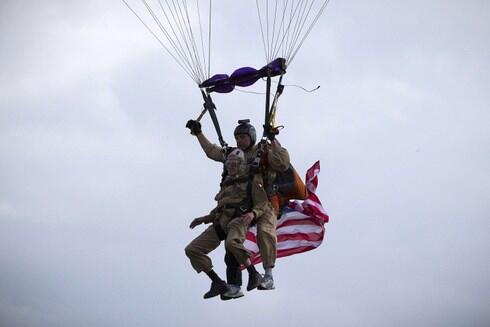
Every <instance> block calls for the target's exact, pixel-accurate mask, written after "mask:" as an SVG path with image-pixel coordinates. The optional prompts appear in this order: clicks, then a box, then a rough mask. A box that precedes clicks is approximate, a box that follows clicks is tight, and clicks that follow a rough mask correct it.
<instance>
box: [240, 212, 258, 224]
mask: <svg viewBox="0 0 490 327" xmlns="http://www.w3.org/2000/svg"><path fill="white" fill-rule="evenodd" d="M241 218H242V219H243V222H244V223H245V224H247V225H250V224H251V223H252V220H254V218H255V215H254V213H253V212H247V213H245V214H243V215H242V216H241Z"/></svg>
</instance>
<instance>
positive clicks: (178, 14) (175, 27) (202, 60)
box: [121, 0, 212, 85]
mask: <svg viewBox="0 0 490 327" xmlns="http://www.w3.org/2000/svg"><path fill="white" fill-rule="evenodd" d="M121 1H122V2H124V4H125V5H126V6H127V7H128V8H129V9H130V10H131V12H132V13H133V14H134V15H135V16H136V17H137V18H138V20H139V21H140V22H141V23H142V24H143V25H144V26H145V28H146V29H147V30H148V31H149V32H150V33H151V34H152V35H153V37H154V38H155V39H156V40H157V41H158V42H159V43H160V45H161V46H162V47H163V48H164V49H165V50H166V52H167V53H168V54H170V56H171V57H172V58H173V59H174V60H175V61H176V62H177V64H178V65H179V66H180V67H181V68H182V69H183V70H184V71H185V72H186V74H187V75H189V77H191V78H192V79H193V80H194V81H195V82H196V83H197V84H198V85H199V84H200V83H202V82H203V81H204V80H206V79H207V78H208V77H209V73H210V60H211V59H210V57H211V9H212V6H211V0H208V1H209V10H210V12H209V19H208V22H207V23H208V31H207V34H208V35H207V39H206V36H205V34H206V32H204V31H203V30H205V29H206V28H205V27H204V26H203V25H204V24H205V20H203V19H202V16H203V12H202V9H203V8H206V7H203V6H202V5H201V6H199V0H195V3H194V1H188V0H121ZM138 3H139V5H138ZM202 3H203V1H202V0H201V4H202ZM137 7H138V8H137ZM191 7H192V8H191ZM136 9H138V10H136ZM143 16H146V17H143ZM144 18H146V19H144ZM145 20H146V21H145ZM149 23H151V24H149ZM197 29H199V31H198V30H197ZM206 42H207V43H208V44H207V49H206ZM206 56H207V58H206Z"/></svg>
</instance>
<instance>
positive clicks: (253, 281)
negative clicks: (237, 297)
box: [247, 272, 262, 291]
mask: <svg viewBox="0 0 490 327" xmlns="http://www.w3.org/2000/svg"><path fill="white" fill-rule="evenodd" d="M260 283H262V275H261V274H259V273H258V272H254V273H251V274H249V275H248V284H247V291H251V290H253V289H255V288H257V286H259V285H260Z"/></svg>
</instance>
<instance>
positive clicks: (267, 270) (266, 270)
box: [265, 268, 272, 277]
mask: <svg viewBox="0 0 490 327" xmlns="http://www.w3.org/2000/svg"><path fill="white" fill-rule="evenodd" d="M265 274H266V275H267V276H271V277H272V268H266V269H265Z"/></svg>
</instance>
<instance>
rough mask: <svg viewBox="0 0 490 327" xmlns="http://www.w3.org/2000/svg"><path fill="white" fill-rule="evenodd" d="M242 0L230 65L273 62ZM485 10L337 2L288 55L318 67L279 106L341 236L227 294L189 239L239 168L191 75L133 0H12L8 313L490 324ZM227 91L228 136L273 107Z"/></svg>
mask: <svg viewBox="0 0 490 327" xmlns="http://www.w3.org/2000/svg"><path fill="white" fill-rule="evenodd" d="M234 3H235V2H228V1H227V2H225V1H215V2H214V7H213V9H214V10H215V11H214V12H213V17H214V19H213V48H212V65H211V71H212V72H213V73H222V72H225V73H229V72H232V71H233V70H234V69H236V68H238V67H242V66H252V67H261V66H262V65H263V64H264V51H263V46H262V42H261V38H260V31H259V29H258V22H257V17H256V8H255V4H254V2H253V1H246V2H245V1H244V2H240V3H238V2H236V3H237V4H234ZM489 32H490V3H489V2H487V1H476V0H473V1H471V0H470V1H466V2H461V1H453V0H445V1H442V0H433V1H420V0H415V1H398V0H395V1H387V0H381V1H372V2H367V1H359V0H351V1H341V0H332V1H331V2H330V3H329V5H328V6H327V9H326V11H325V12H324V14H323V16H322V18H321V19H320V21H319V22H318V24H317V25H316V26H315V28H314V30H313V31H312V33H311V34H310V36H309V38H308V39H307V41H306V42H305V43H304V45H303V47H302V48H301V50H300V51H299V53H298V55H297V57H296V58H295V60H294V62H293V63H292V64H291V66H290V67H289V68H288V73H287V74H286V75H285V84H288V85H300V86H302V87H304V88H306V89H312V88H315V87H316V86H317V85H320V88H319V89H318V90H317V91H315V92H312V93H307V92H304V91H302V89H300V88H298V87H294V86H286V88H285V92H284V95H283V96H282V97H281V99H280V103H279V109H278V118H277V120H278V123H280V124H282V125H284V126H285V128H284V129H283V130H282V131H281V134H280V135H279V139H280V141H281V143H282V144H283V145H284V146H285V147H286V148H287V149H288V151H289V153H290V154H291V159H292V162H293V164H294V165H295V167H296V168H297V169H298V171H300V172H301V174H304V173H305V172H306V169H307V168H309V167H310V166H311V165H312V164H313V163H314V162H315V161H316V160H320V162H321V173H320V176H319V187H318V190H317V194H318V196H319V197H320V199H321V200H322V203H323V205H324V207H325V209H326V210H327V212H328V213H329V215H330V222H329V223H328V224H327V225H326V234H325V240H324V242H323V244H322V245H321V246H320V247H319V248H317V249H315V250H314V251H310V252H307V253H303V254H300V255H295V256H291V257H287V258H281V259H279V260H278V262H277V266H276V268H275V269H274V278H275V283H276V290H274V291H270V292H259V291H252V292H246V294H245V297H243V298H241V299H238V300H234V301H227V302H222V301H220V300H219V299H211V300H203V299H202V294H203V293H205V292H206V291H207V289H208V288H209V281H208V279H207V277H206V276H205V275H202V274H199V275H198V274H196V273H195V271H194V270H193V269H192V268H191V266H190V263H189V261H188V259H187V257H186V256H185V254H184V247H185V246H186V244H188V243H189V242H190V241H191V240H192V239H193V238H194V237H196V236H197V235H198V234H199V233H200V232H201V230H202V228H199V227H198V228H196V229H194V230H190V229H189V228H188V225H189V223H190V221H191V220H192V219H193V218H194V217H197V216H201V215H203V214H205V213H207V212H208V211H209V210H210V209H212V208H213V207H214V200H213V198H214V195H215V194H216V192H217V190H218V182H219V178H220V171H221V167H220V165H219V164H217V163H215V162H212V161H210V160H208V159H207V158H206V157H205V156H204V154H203V153H202V151H201V149H200V147H199V145H198V142H197V140H196V139H195V138H194V137H192V136H191V135H189V132H188V131H187V130H186V129H185V127H184V126H185V122H186V121H187V120H188V119H191V118H195V117H197V116H198V114H199V112H200V110H201V107H202V98H201V96H200V93H199V92H198V89H197V88H196V85H195V83H194V82H193V81H192V80H191V79H189V78H188V76H186V75H185V74H184V73H183V72H182V71H181V69H180V68H179V67H178V66H177V65H176V64H175V63H174V62H173V61H172V59H171V58H170V57H169V56H168V55H167V54H166V53H165V52H164V51H163V50H162V48H161V47H159V45H158V43H157V42H156V41H155V40H154V39H153V38H152V36H151V35H149V34H148V32H147V31H146V30H145V29H144V27H142V25H141V24H140V23H139V22H138V21H137V19H135V17H134V16H133V15H132V14H131V12H129V10H128V9H127V7H125V6H124V4H123V3H122V2H120V1H95V0H87V1H59V0H48V1H41V2H39V1H22V0H21V1H10V0H7V1H2V2H1V3H0V49H1V51H0V181H1V183H0V267H1V269H0V325H1V326H9V327H17V326H22V327H34V326H36V327H37V326H39V327H45V326H46V327H47V326H49V327H53V326H74V327H76V326H94V327H97V326H104V327H106V326H118V327H119V326H193V325H197V324H200V325H202V324H203V323H204V324H205V325H213V326H216V327H219V326H228V325H230V324H233V325H234V326H237V327H239V326H254V325H256V326H258V325H261V326H262V325H264V326H275V325H283V326H297V325H309V326H326V325H330V326H377V327H380V326H402V327H403V326H414V325H415V326H421V325H422V326H445V327H447V326H488V325H489V323H490V310H488V309H489V305H490V277H489V276H490V261H489V260H488V257H489V248H490V239H489V238H488V231H489V228H490V223H489V218H490V215H489V213H488V212H489V211H490V174H489V168H488V167H490V130H489V126H490V124H489V123H490V110H489V109H490V108H489V103H490V92H489V87H488V86H489V85H490V38H489V35H490V34H489ZM259 87H260V85H259ZM262 87H263V85H262ZM214 100H215V102H216V104H217V107H218V115H219V118H220V123H221V127H222V130H223V134H224V137H225V139H227V140H228V142H230V143H231V141H232V140H233V138H232V132H233V129H234V127H235V125H236V121H237V120H238V119H242V118H250V119H251V120H252V123H255V124H256V125H257V126H260V125H261V123H260V120H261V118H262V117H263V113H262V110H263V105H264V96H263V95H257V94H249V93H243V92H242V93H240V92H234V93H231V94H227V95H216V96H215V97H214ZM202 122H203V130H204V132H205V133H206V135H208V136H209V138H211V139H213V141H216V138H215V133H214V130H213V127H212V124H211V120H210V119H209V117H207V116H206V117H205V118H203V121H202ZM223 254H224V251H223V248H222V247H221V248H218V249H217V250H216V251H215V252H214V253H213V254H212V258H213V261H214V264H215V269H216V271H217V272H218V273H219V274H220V275H221V276H224V269H225V268H224V264H223V262H222V257H223ZM485 258H487V259H485ZM259 268H260V269H261V267H259Z"/></svg>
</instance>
